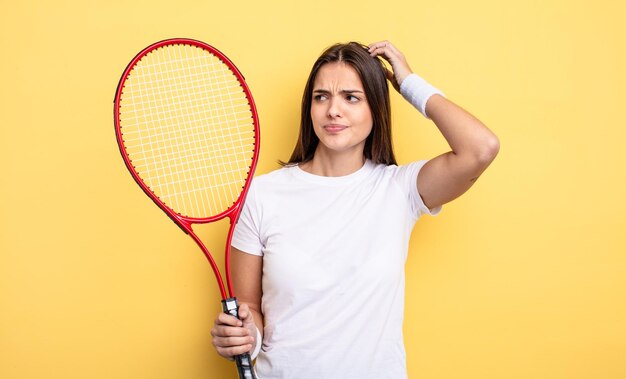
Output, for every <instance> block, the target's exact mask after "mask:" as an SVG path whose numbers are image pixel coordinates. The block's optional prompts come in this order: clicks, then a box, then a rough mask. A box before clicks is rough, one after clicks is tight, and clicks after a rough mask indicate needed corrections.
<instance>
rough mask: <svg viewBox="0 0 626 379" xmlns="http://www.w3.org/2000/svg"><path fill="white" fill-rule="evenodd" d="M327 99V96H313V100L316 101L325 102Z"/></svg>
mask: <svg viewBox="0 0 626 379" xmlns="http://www.w3.org/2000/svg"><path fill="white" fill-rule="evenodd" d="M327 98H328V97H327V96H326V95H315V96H313V100H315V101H324V100H326V99H327Z"/></svg>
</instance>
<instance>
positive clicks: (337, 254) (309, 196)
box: [212, 41, 499, 379]
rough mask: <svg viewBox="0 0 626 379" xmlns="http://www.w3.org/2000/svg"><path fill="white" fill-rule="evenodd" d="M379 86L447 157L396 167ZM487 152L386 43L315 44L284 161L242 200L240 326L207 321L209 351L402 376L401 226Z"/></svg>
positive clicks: (290, 366) (272, 364) (294, 366)
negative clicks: (419, 119)
mask: <svg viewBox="0 0 626 379" xmlns="http://www.w3.org/2000/svg"><path fill="white" fill-rule="evenodd" d="M380 58H382V59H384V60H386V61H387V62H389V63H390V65H391V67H392V70H393V72H390V71H388V70H387V69H386V68H385V66H384V65H383V62H382V61H381V59H380ZM387 80H389V81H391V83H392V84H393V85H394V87H395V88H396V89H398V90H399V91H400V92H401V93H402V94H403V96H404V97H405V98H406V99H407V100H408V101H409V102H411V103H412V104H413V105H414V106H415V107H416V108H418V110H420V112H421V113H422V114H423V115H424V116H426V117H428V118H430V119H432V121H433V122H434V123H435V125H436V126H437V128H438V129H439V130H440V132H441V133H442V134H443V136H444V138H445V139H446V141H447V142H448V144H449V145H450V147H451V151H449V152H447V153H445V154H442V155H440V156H438V157H435V158H433V159H431V160H429V161H428V162H426V161H418V162H413V163H411V164H408V165H404V166H397V165H396V161H395V157H394V154H393V150H392V146H391V121H390V120H391V115H390V107H389V89H388V85H387ZM498 149H499V142H498V139H497V138H496V136H495V135H494V134H493V133H491V132H490V131H489V130H488V129H487V128H486V127H485V126H484V125H483V124H482V123H481V122H480V121H478V120H477V119H476V118H474V117H473V116H471V115H470V114H469V113H467V112H465V111H464V110H463V109H461V108H460V107H458V106H456V105H455V104H453V103H452V102H450V101H449V100H447V99H446V98H445V97H444V96H443V95H442V94H441V92H439V91H438V90H437V89H435V88H434V87H433V86H431V85H430V84H428V83H426V82H425V81H424V80H423V79H422V78H420V77H419V76H417V75H416V74H413V73H412V71H411V69H410V67H409V65H408V63H407V62H406V60H405V58H404V56H403V55H402V53H400V52H399V51H398V50H397V49H396V48H395V47H394V46H393V45H392V44H391V43H389V42H388V41H383V42H377V43H373V44H371V45H369V46H367V47H366V46H362V45H360V44H357V43H349V44H342V45H335V46H332V47H330V48H329V49H327V50H326V51H325V52H324V53H323V54H322V55H321V56H320V58H318V60H317V61H316V62H315V64H314V65H313V69H312V71H311V74H310V76H309V79H308V82H307V84H306V88H305V90H304V96H303V101H302V115H301V127H300V135H299V138H298V142H297V144H296V147H295V149H294V152H293V154H292V156H291V158H290V160H289V162H287V164H286V165H285V167H283V168H282V169H279V170H276V171H274V172H272V173H270V174H267V175H262V176H259V177H257V178H255V179H254V181H253V183H252V186H251V188H250V191H249V193H248V197H247V199H246V204H245V207H244V210H243V211H242V214H241V217H240V219H239V222H238V224H237V228H236V231H235V235H234V238H233V242H232V245H233V251H232V257H231V259H232V263H231V264H232V270H233V273H234V286H235V291H236V293H237V294H238V299H239V302H240V304H242V305H241V307H240V313H239V314H240V317H241V318H242V321H239V320H237V319H236V318H234V317H232V316H228V315H226V314H220V315H219V316H218V317H217V319H216V322H215V327H214V328H213V330H212V336H213V344H214V345H215V347H216V349H217V352H218V353H219V354H220V355H222V356H224V357H226V358H230V357H232V356H233V355H238V354H241V353H244V352H251V353H252V354H253V357H254V356H257V354H258V358H257V361H256V369H257V372H258V374H259V377H260V378H263V379H267V378H287V379H292V378H297V379H303V378H311V379H325V378H329V379H330V378H333V379H334V378H341V379H346V378H359V379H363V378H376V379H382V378H392V379H397V378H406V375H407V374H406V362H405V353H404V346H403V338H402V317H403V312H404V262H405V259H406V254H407V251H408V242H409V238H410V234H411V230H412V228H413V225H414V223H415V222H416V221H417V219H418V218H419V217H420V216H421V215H422V214H436V213H437V212H439V210H440V207H441V206H442V205H443V204H445V203H447V202H449V201H451V200H453V199H455V198H456V197H458V196H460V195H461V194H463V193H464V192H465V191H467V190H468V189H469V188H470V187H471V186H472V184H473V183H474V182H475V181H476V179H477V178H478V177H479V176H480V174H481V173H482V172H483V171H484V170H485V169H486V168H487V166H488V165H489V164H490V163H491V161H492V160H493V159H494V158H495V156H496V154H497V152H498Z"/></svg>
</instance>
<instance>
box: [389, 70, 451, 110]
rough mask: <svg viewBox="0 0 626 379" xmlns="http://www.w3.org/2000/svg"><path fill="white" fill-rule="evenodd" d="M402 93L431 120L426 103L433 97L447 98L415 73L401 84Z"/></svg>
mask: <svg viewBox="0 0 626 379" xmlns="http://www.w3.org/2000/svg"><path fill="white" fill-rule="evenodd" d="M400 93H401V94H402V96H404V98H405V99H407V101H408V102H409V103H411V104H412V105H413V106H414V107H415V108H417V110H418V111H420V113H421V114H423V115H424V117H426V118H428V119H429V118H430V117H428V116H427V115H426V103H427V102H428V99H430V97H431V96H432V95H441V96H445V95H444V94H443V92H441V91H440V90H438V89H437V88H435V87H433V86H432V85H431V84H430V83H428V82H427V81H426V80H424V79H423V78H421V77H420V76H419V75H417V74H414V73H413V74H411V75H409V76H407V77H406V78H404V80H403V81H402V84H400Z"/></svg>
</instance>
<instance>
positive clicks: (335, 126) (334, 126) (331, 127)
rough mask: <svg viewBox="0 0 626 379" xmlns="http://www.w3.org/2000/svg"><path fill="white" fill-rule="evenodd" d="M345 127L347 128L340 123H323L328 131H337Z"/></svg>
mask: <svg viewBox="0 0 626 379" xmlns="http://www.w3.org/2000/svg"><path fill="white" fill-rule="evenodd" d="M346 128H347V126H346V125H341V124H328V125H324V130H326V131H327V132H329V133H339V132H341V131H342V130H344V129H346Z"/></svg>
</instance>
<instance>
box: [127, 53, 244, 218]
mask: <svg viewBox="0 0 626 379" xmlns="http://www.w3.org/2000/svg"><path fill="white" fill-rule="evenodd" d="M120 125H121V130H122V133H123V136H124V147H125V149H126V151H127V153H128V155H129V158H130V159H131V161H132V163H133V165H134V166H135V170H136V172H137V173H138V175H139V176H140V177H141V180H143V181H144V183H146V185H147V186H148V187H150V189H151V190H152V191H153V192H154V193H155V194H156V195H157V196H158V197H159V198H160V199H161V201H163V202H164V203H166V205H167V206H169V207H170V208H171V209H173V210H174V211H175V212H177V213H180V214H181V215H184V216H188V217H198V218H202V217H208V216H212V215H217V214H219V213H222V212H224V211H225V210H227V209H228V208H229V207H231V206H232V205H233V204H234V203H235V202H236V201H237V199H238V198H239V196H240V194H241V191H242V188H243V186H244V185H245V181H246V179H247V177H248V175H249V171H250V167H249V166H250V164H251V161H252V157H253V154H254V148H255V141H256V135H255V128H254V120H253V117H252V111H251V109H250V104H249V101H248V99H247V97H246V94H245V92H244V91H243V89H242V88H241V85H240V83H239V81H238V79H237V77H236V76H235V75H234V74H233V73H232V72H231V71H230V69H229V68H228V66H226V65H225V64H224V63H223V62H222V61H221V60H220V59H219V58H217V57H216V56H214V55H212V54H210V53H209V52H208V51H206V50H204V49H200V48H197V47H195V46H190V45H170V46H167V47H163V48H160V49H157V50H155V51H153V52H151V53H150V54H148V55H146V56H145V57H143V58H142V59H141V60H140V61H139V62H138V63H137V64H136V66H135V67H134V69H133V70H132V72H131V74H130V75H129V77H128V79H127V81H126V83H125V86H124V89H123V96H122V100H121V102H120Z"/></svg>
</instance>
